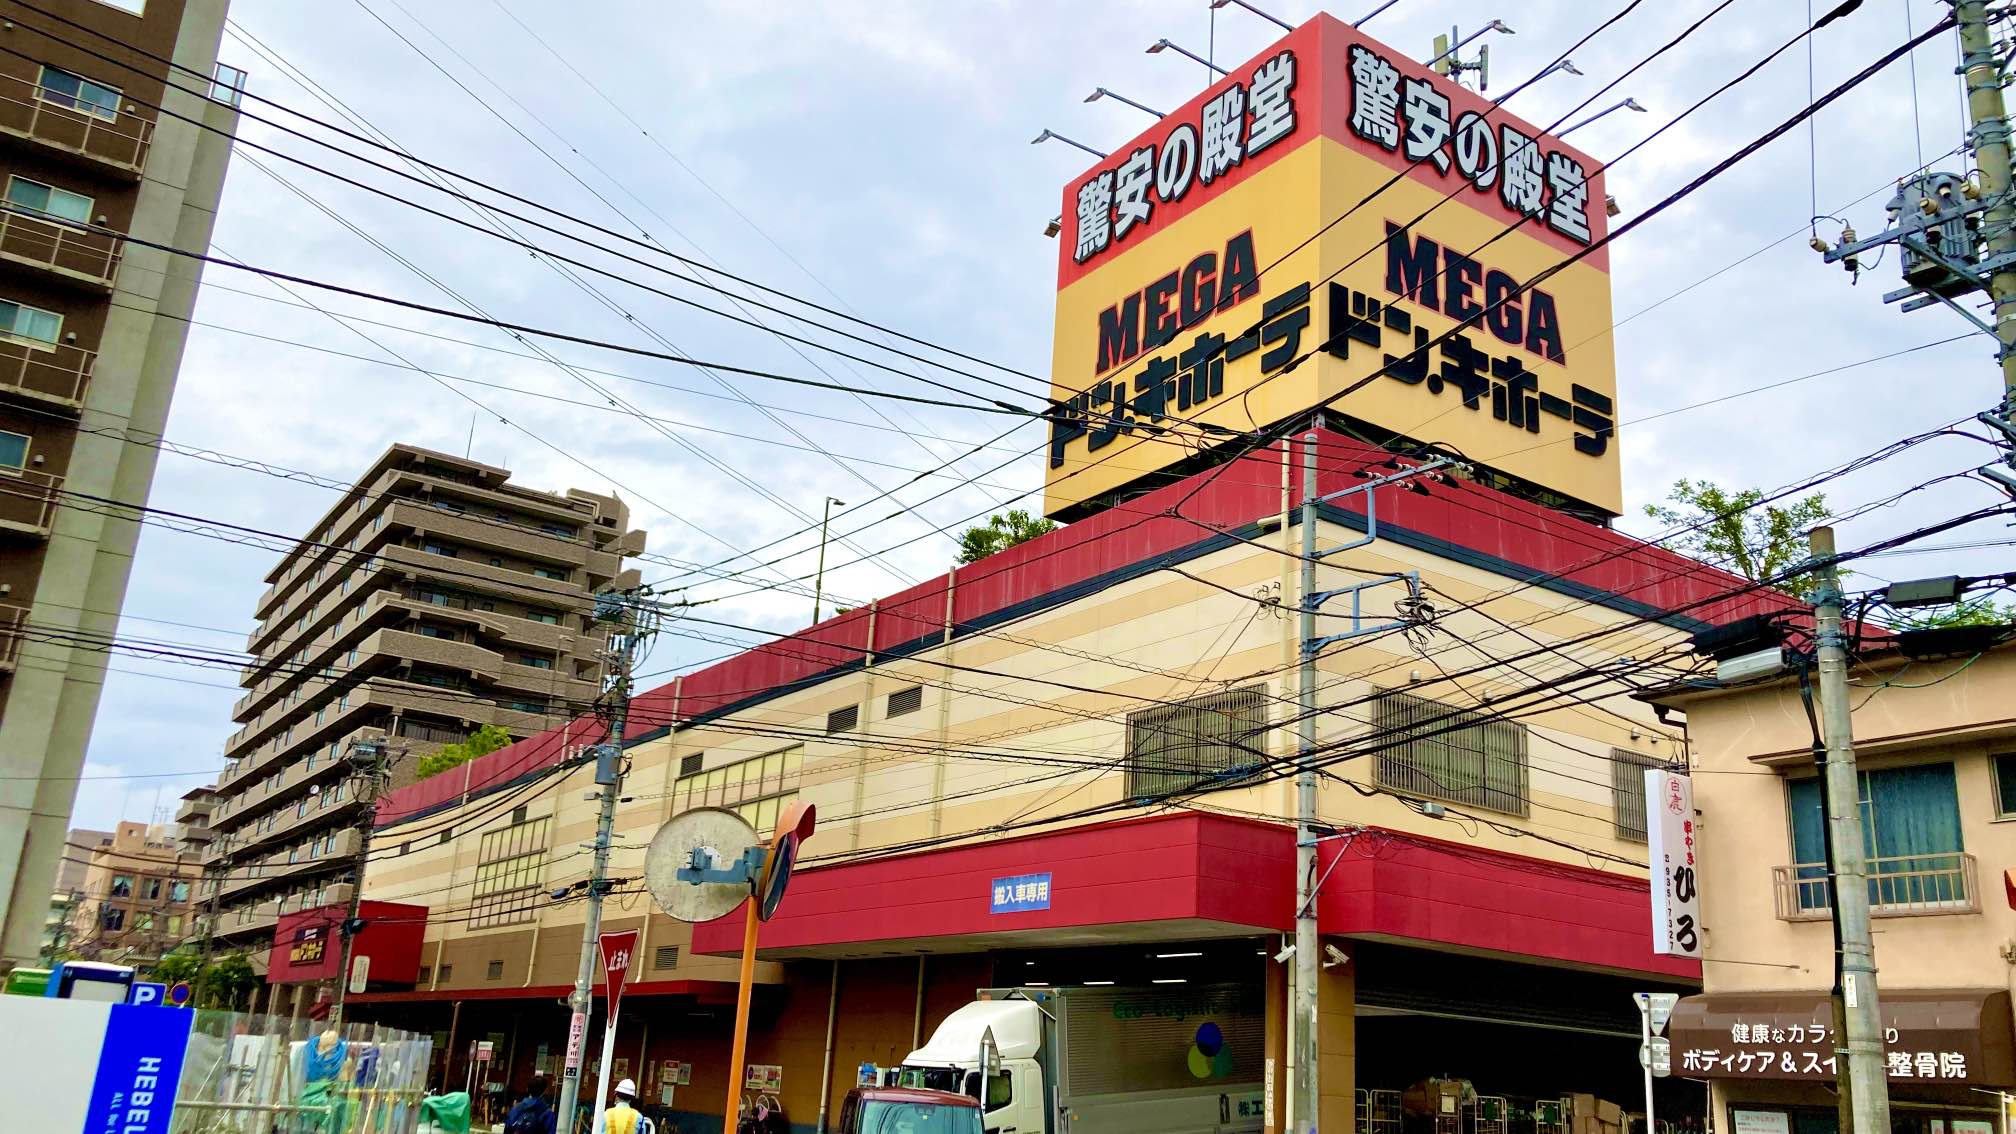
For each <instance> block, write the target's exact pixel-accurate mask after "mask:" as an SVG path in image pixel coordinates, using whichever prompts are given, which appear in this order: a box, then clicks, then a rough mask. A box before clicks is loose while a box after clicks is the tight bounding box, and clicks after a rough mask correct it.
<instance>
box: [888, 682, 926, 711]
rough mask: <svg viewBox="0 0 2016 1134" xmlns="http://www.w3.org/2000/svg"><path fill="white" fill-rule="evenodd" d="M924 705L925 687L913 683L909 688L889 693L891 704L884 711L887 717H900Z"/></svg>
mask: <svg viewBox="0 0 2016 1134" xmlns="http://www.w3.org/2000/svg"><path fill="white" fill-rule="evenodd" d="M923 707H924V687H923V686H922V685H912V686H911V687H910V688H908V689H898V690H897V691H896V692H894V693H891V694H889V704H888V707H887V708H885V709H884V710H883V712H882V715H883V716H885V717H900V716H903V715H904V714H905V713H914V712H916V711H917V710H918V709H921V708H923Z"/></svg>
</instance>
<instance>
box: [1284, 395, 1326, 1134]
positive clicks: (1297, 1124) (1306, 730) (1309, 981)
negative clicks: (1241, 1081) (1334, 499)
mask: <svg viewBox="0 0 2016 1134" xmlns="http://www.w3.org/2000/svg"><path fill="white" fill-rule="evenodd" d="M1318 506H1319V504H1318V500H1317V497H1316V433H1315V431H1314V430H1311V431H1310V432H1308V433H1306V434H1304V435H1303V437H1302V594H1301V603H1300V607H1301V609H1300V612H1299V613H1298V614H1297V619H1298V623H1297V627H1296V630H1297V637H1296V643H1295V645H1296V652H1297V653H1298V654H1299V655H1300V665H1299V666H1298V668H1297V677H1296V695H1295V710H1296V715H1297V716H1298V717H1299V718H1300V719H1299V721H1298V722H1297V724H1296V743H1295V761H1296V764H1297V765H1298V767H1297V769H1296V772H1295V1013H1294V1025H1295V1050H1294V1053H1293V1059H1292V1064H1293V1066H1294V1069H1295V1090H1294V1092H1293V1093H1292V1095H1291V1096H1290V1102H1291V1104H1292V1105H1291V1106H1290V1107H1289V1110H1290V1114H1289V1116H1288V1129H1289V1130H1291V1131H1297V1132H1299V1131H1313V1130H1315V1129H1316V1122H1317V1112H1318V1109H1319V1107H1320V1106H1321V1104H1322V1096H1321V1095H1320V1094H1318V1093H1317V1089H1316V981H1317V977H1318V974H1319V973H1320V971H1321V970H1320V969H1318V967H1317V953H1318V947H1317V944H1316V895H1315V893H1314V889H1315V885H1316V817H1317V816H1316V798H1317V797H1316V768H1315V765H1314V764H1313V763H1312V761H1313V760H1314V759H1315V754H1316V651H1317V649H1318V645H1317V639H1316V607H1317V604H1318V602H1319V601H1320V600H1319V599H1318V598H1317V595H1316V513H1317V508H1318Z"/></svg>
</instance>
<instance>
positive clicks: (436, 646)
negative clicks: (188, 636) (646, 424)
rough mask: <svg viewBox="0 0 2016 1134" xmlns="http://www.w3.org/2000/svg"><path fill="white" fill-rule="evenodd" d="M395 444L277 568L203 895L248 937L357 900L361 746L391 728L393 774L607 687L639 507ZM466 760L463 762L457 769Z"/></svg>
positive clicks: (549, 721)
mask: <svg viewBox="0 0 2016 1134" xmlns="http://www.w3.org/2000/svg"><path fill="white" fill-rule="evenodd" d="M510 476H511V474H510V472H509V471H507V470H505V469H501V468H497V467H495V466H492V465H486V464H482V463H481V462H478V461H471V460H465V459H464V458H461V457H454V456H450V455H448V454H446V453H437V452H433V451H431V450H427V449H420V448H415V447H413V446H410V445H395V446H393V447H392V448H390V449H388V450H387V451H386V452H385V454H384V455H383V456H381V457H379V458H378V460H377V461H376V462H375V463H373V464H372V466H371V467H370V468H369V469H368V470H366V471H365V473H364V475H363V476H361V477H359V478H358V480H357V483H356V485H355V486H354V487H353V488H352V489H351V490H350V492H349V493H348V495H346V496H345V497H344V498H343V500H342V501H341V502H339V503H338V504H337V505H336V506H335V507H334V508H332V509H330V510H329V512H328V513H327V514H326V515H324V516H323V517H322V519H321V520H320V521H318V522H317V523H316V524H315V526H314V527H313V528H312V529H310V531H309V534H308V535H307V537H306V538H305V539H303V540H302V542H301V543H300V544H299V545H298V546H297V547H295V549H294V550H293V551H292V552H290V553H289V554H288V555H287V557H286V558H285V559H283V560H281V562H280V564H279V565H278V566H277V567H275V568H274V569H273V571H272V573H271V574H269V575H268V576H267V581H268V582H269V583H270V584H271V585H270V586H268V587H267V589H266V593H265V594H263V595H261V596H260V598H259V601H258V605H257V607H256V609H255V612H254V613H255V614H256V616H257V617H258V619H259V626H258V629H256V630H255V631H253V634H252V637H251V640H250V642H249V643H248V649H249V651H250V652H251V653H252V654H254V655H255V656H256V657H257V659H258V660H257V661H255V662H254V663H253V664H252V665H250V666H247V667H246V669H245V671H244V674H243V678H242V681H241V684H242V685H244V687H245V695H244V696H243V697H241V698H239V700H238V703H237V705H236V706H235V709H234V713H233V715H234V719H236V720H237V721H238V722H239V724H240V728H239V729H238V731H237V732H235V733H233V734H232V735H231V737H230V738H229V739H228V740H227V741H226V742H225V745H224V756H225V759H226V761H227V764H226V767H225V770H224V774H223V775H222V776H221V777H219V778H218V781H217V784H216V787H215V792H216V796H215V802H214V806H213V807H212V809H211V813H210V815H209V818H208V823H207V825H208V827H209V830H210V832H211V838H210V840H209V844H208V849H207V851H206V857H205V864H206V866H207V867H208V868H209V870H208V874H207V876H206V878H205V880H204V888H203V897H204V900H205V909H206V911H207V909H208V908H209V901H210V899H211V898H213V897H214V898H215V902H216V908H217V910H218V917H217V924H216V927H215V937H216V938H217V939H218V940H219V941H221V942H223V943H225V944H227V945H230V946H232V947H239V946H256V945H259V944H261V943H263V942H264V941H265V940H266V939H268V938H270V935H271V933H272V930H273V926H274V923H275V921H277V920H278V918H279V916H280V915H281V914H283V913H287V912H289V911H292V910H298V909H303V908H310V907H314V906H320V905H328V904H341V903H343V902H347V901H348V900H349V894H350V887H349V878H350V875H351V871H352V867H353V857H352V856H353V855H354V854H355V853H356V849H357V839H358V837H359V836H358V832H357V830H356V824H357V821H358V816H359V812H360V810H361V807H362V802H363V801H362V800H361V799H360V798H359V794H360V793H359V787H360V783H359V781H358V779H357V778H356V776H355V775H354V772H353V769H352V767H351V765H350V763H349V761H348V759H347V757H348V755H349V753H350V749H351V745H352V743H353V742H354V741H356V740H358V739H359V738H360V737H363V736H366V735H376V734H381V733H382V734H383V735H384V736H385V737H386V738H387V739H388V741H389V745H390V750H391V752H392V754H393V756H394V763H393V766H392V773H393V780H392V782H393V783H394V784H395V785H396V784H404V783H409V782H411V781H412V780H413V779H414V778H415V775H416V771H417V765H418V764H419V761H420V758H421V757H422V756H424V755H426V754H428V753H430V752H433V751H435V750H437V749H439V748H440V747H441V746H442V745H443V744H447V743H452V742H457V741H461V740H463V739H465V738H466V737H467V736H468V735H469V734H470V733H471V732H472V731H473V730H475V729H476V728H478V727H480V726H483V725H495V726H497V727H498V728H501V729H503V730H504V731H505V732H507V733H509V734H510V735H511V736H512V737H514V738H518V737H525V736H530V735H533V734H536V733H539V732H542V731H544V730H545V729H547V728H550V727H552V726H553V725H554V724H556V723H558V722H559V721H560V720H562V719H564V718H565V717H567V716H568V715H570V714H572V713H577V712H579V711H580V709H581V707H582V706H584V705H586V704H587V703H588V702H590V701H592V700H594V698H595V696H596V695H597V693H598V692H599V691H600V689H601V676H602V670H601V666H602V662H601V657H600V654H601V651H602V650H603V649H604V648H605V647H606V642H605V637H606V633H605V632H604V631H601V630H600V629H599V628H598V627H597V625H596V624H595V623H593V621H592V620H591V618H590V611H591V608H592V604H593V599H592V597H591V596H592V595H593V594H594V593H595V592H596V591H599V590H604V589H607V588H608V587H609V586H610V585H611V584H612V583H615V584H618V585H628V583H629V582H630V581H631V579H632V578H634V576H631V575H626V574H625V573H624V572H623V568H622V558H623V556H625V555H628V554H634V553H636V552H638V551H641V550H643V545H644V533H643V532H630V531H626V529H625V525H626V524H627V523H628V521H629V508H628V507H627V506H625V505H624V504H623V502H622V501H620V500H618V499H616V498H615V497H613V496H602V495H598V494H595V493H591V492H583V491H580V490H578V489H570V490H569V491H567V492H566V493H564V494H557V493H547V492H537V491H533V490H531V489H526V488H520V487H518V486H516V485H513V484H510V483H508V481H509V480H510ZM444 774H448V775H455V774H457V773H455V772H449V773H444Z"/></svg>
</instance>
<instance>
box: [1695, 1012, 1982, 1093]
mask: <svg viewBox="0 0 2016 1134" xmlns="http://www.w3.org/2000/svg"><path fill="white" fill-rule="evenodd" d="M1881 1001H1882V1008H1883V1027H1884V1041H1885V1046H1886V1049H1887V1055H1888V1059H1889V1072H1890V1082H1891V1083H1893V1084H1903V1083H1921V1082H1922V1083H1928V1084H1933V1085H1946V1086H1982V1087H2016V1024H2012V1021H2011V1017H2010V1001H2009V993H2008V991H2007V990H2006V989H2000V988H1960V989H1909V990H1903V989H1900V990H1897V991H1892V990H1890V989H1884V990H1883V991H1882V994H1881ZM1667 1034H1668V1036H1670V1037H1671V1038H1672V1041H1673V1073H1674V1074H1675V1075H1681V1076H1685V1077H1687V1078H1693V1079H1831V1078H1833V1077H1834V1070H1835V1069H1834V1049H1835V1047H1836V1046H1837V1045H1838V1044H1839V1041H1840V1037H1839V1036H1838V1035H1836V1034H1835V1031H1834V1011H1833V1007H1832V1005H1831V1004H1830V1003H1829V1002H1828V998H1827V994H1826V993H1824V992H1745V993H1733V992H1731V993H1712V994H1708V995H1704V996H1689V997H1687V998H1685V999H1683V1000H1682V1001H1680V1006H1679V1007H1678V1008H1676V1009H1675V1010H1674V1012H1673V1020H1672V1023H1671V1024H1670V1025H1668V1029H1667Z"/></svg>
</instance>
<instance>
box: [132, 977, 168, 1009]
mask: <svg viewBox="0 0 2016 1134" xmlns="http://www.w3.org/2000/svg"><path fill="white" fill-rule="evenodd" d="M126 1003H128V1004H166V1003H168V986H167V985H165V984H158V983H156V982H154V981H147V980H136V981H134V982H133V988H132V991H130V992H128V993H127V994H126Z"/></svg>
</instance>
